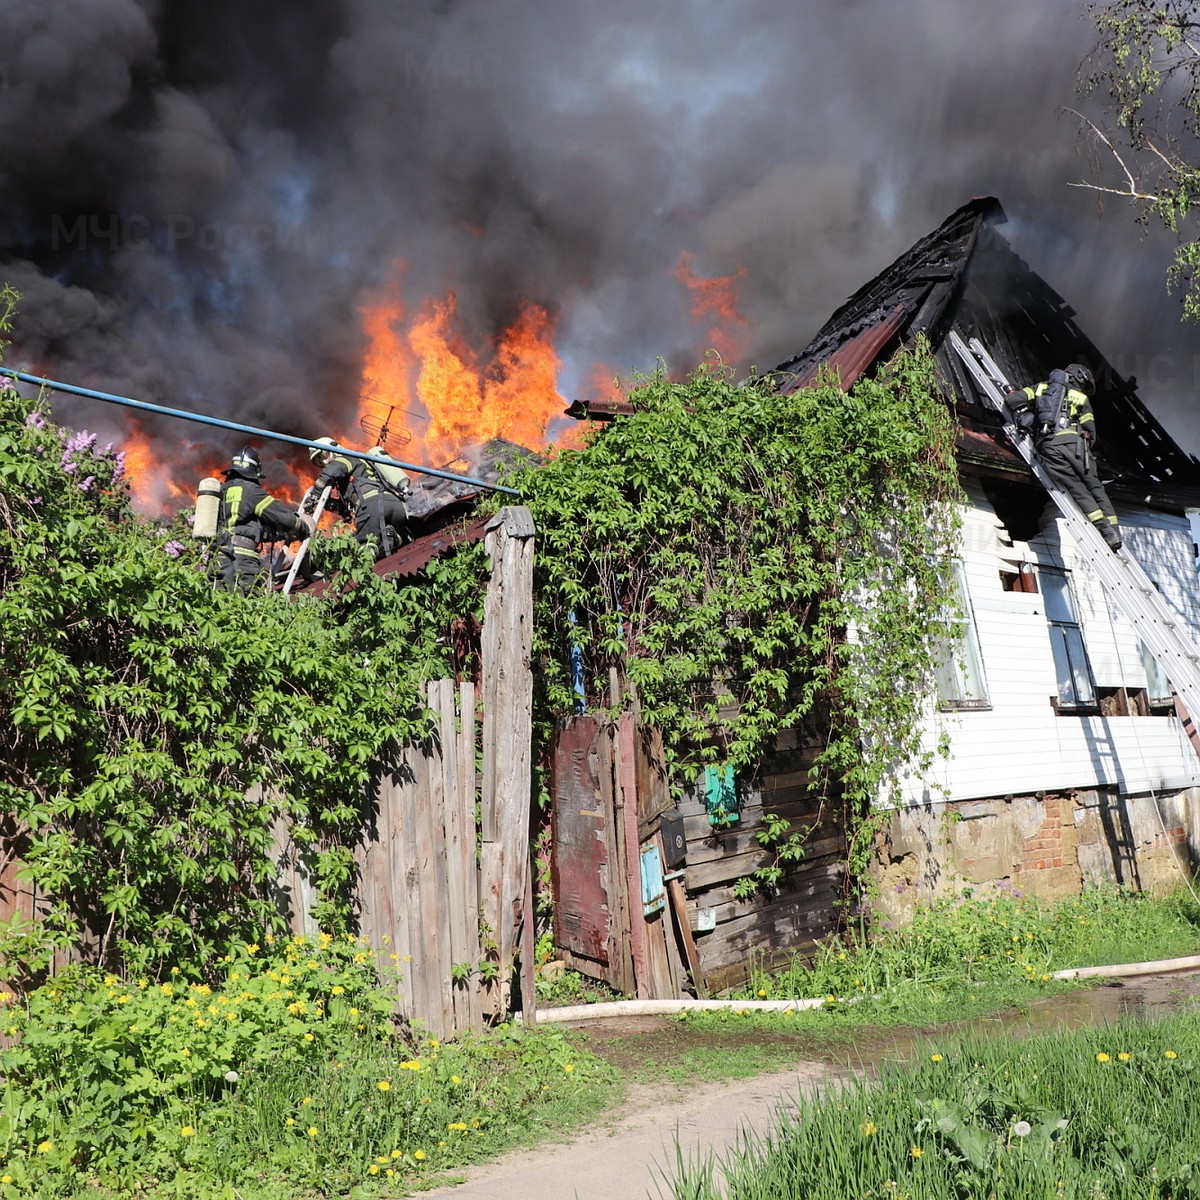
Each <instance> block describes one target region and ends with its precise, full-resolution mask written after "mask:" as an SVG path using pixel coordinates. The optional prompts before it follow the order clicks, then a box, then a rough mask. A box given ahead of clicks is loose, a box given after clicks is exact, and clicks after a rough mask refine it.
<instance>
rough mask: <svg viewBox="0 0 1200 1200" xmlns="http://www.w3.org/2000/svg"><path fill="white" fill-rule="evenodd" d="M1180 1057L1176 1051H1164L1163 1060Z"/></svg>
mask: <svg viewBox="0 0 1200 1200" xmlns="http://www.w3.org/2000/svg"><path fill="white" fill-rule="evenodd" d="M1178 1057H1179V1055H1178V1054H1176V1053H1175V1051H1174V1050H1164V1051H1163V1058H1178Z"/></svg>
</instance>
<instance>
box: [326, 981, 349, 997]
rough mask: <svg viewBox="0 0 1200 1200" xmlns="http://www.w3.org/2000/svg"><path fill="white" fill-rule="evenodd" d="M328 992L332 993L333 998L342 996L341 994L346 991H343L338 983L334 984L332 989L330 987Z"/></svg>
mask: <svg viewBox="0 0 1200 1200" xmlns="http://www.w3.org/2000/svg"><path fill="white" fill-rule="evenodd" d="M329 990H330V991H331V992H332V993H333V994H334V995H335V996H340V995H341V994H342V993H343V992H344V991H345V990H346V989H345V988H344V987H342V985H341V984H340V983H336V984H334V986H333V987H331V988H330V989H329Z"/></svg>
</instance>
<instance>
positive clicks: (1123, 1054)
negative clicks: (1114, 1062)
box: [1117, 1050, 1129, 1062]
mask: <svg viewBox="0 0 1200 1200" xmlns="http://www.w3.org/2000/svg"><path fill="white" fill-rule="evenodd" d="M1117 1057H1118V1058H1119V1059H1120V1060H1121V1061H1122V1062H1128V1061H1129V1052H1128V1051H1127V1050H1122V1051H1121V1053H1120V1054H1118V1055H1117Z"/></svg>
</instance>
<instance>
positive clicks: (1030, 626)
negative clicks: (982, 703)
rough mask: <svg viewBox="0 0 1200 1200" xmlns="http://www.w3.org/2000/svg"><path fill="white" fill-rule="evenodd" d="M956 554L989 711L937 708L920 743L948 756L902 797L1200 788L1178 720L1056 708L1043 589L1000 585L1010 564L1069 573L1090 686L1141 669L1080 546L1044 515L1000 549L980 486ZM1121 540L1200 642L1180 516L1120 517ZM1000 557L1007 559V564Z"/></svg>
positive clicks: (1122, 680)
mask: <svg viewBox="0 0 1200 1200" xmlns="http://www.w3.org/2000/svg"><path fill="white" fill-rule="evenodd" d="M968 494H969V496H970V499H971V501H972V503H971V505H970V506H969V507H968V508H967V509H965V510H964V526H963V535H962V559H963V565H964V568H965V571H966V576H967V587H968V590H969V592H970V596H971V604H972V607H973V609H974V615H975V623H976V629H977V632H978V636H979V645H980V651H981V654H982V659H983V670H984V675H985V678H986V681H987V687H988V696H989V699H990V701H991V707H990V708H989V709H987V710H978V711H966V712H932V711H931V713H930V716H929V720H928V728H927V744H928V746H929V747H931V748H932V747H933V746H935V745H936V743H937V739H938V735H939V734H940V733H942V732H946V733H948V734H949V735H950V745H951V754H950V757H949V759H943V758H937V759H935V761H934V764H933V766H932V768H931V769H930V770H929V771H928V772H927V773H926V774H925V776H924V777H923V778H922V779H915V778H909V779H907V780H905V781H904V784H903V796H904V800H905V801H906V802H907V803H909V804H920V803H929V802H931V801H932V802H938V801H947V800H948V801H954V800H968V799H977V798H980V797H984V796H1005V795H1009V794H1014V795H1018V794H1029V793H1032V792H1036V791H1057V790H1062V789H1066V788H1090V787H1096V786H1099V785H1103V784H1116V785H1118V786H1119V787H1120V789H1121V790H1122V791H1125V792H1142V791H1146V790H1149V789H1155V790H1157V789H1160V788H1162V789H1175V788H1181V787H1188V786H1193V785H1196V784H1200V759H1198V758H1197V755H1196V752H1195V751H1194V750H1193V749H1192V747H1191V745H1190V743H1189V742H1188V741H1187V738H1186V737H1185V735H1184V733H1183V730H1182V726H1181V725H1180V723H1179V721H1178V720H1177V719H1176V718H1175V717H1174V716H1170V717H1163V716H1152V717H1103V716H1098V715H1095V716H1069V715H1061V716H1060V715H1056V713H1055V712H1054V709H1053V707H1052V704H1051V698H1052V697H1054V696H1056V695H1057V692H1058V685H1057V679H1056V676H1055V671H1054V660H1053V658H1052V656H1051V651H1050V639H1049V634H1048V632H1047V624H1046V615H1045V609H1044V604H1043V597H1042V595H1041V593H1040V592H1036V593H1023V592H1006V591H1005V590H1004V589H1003V587H1002V584H1001V578H1000V576H1001V571H1002V570H1004V571H1010V572H1011V571H1014V570H1015V569H1016V567H1015V565H1014V560H1016V561H1020V560H1024V561H1027V562H1030V563H1033V564H1035V566H1036V565H1037V564H1045V565H1047V566H1056V567H1064V568H1066V569H1067V570H1068V571H1069V572H1070V577H1071V580H1072V584H1073V590H1074V596H1075V601H1076V606H1077V615H1078V617H1079V620H1080V624H1081V626H1082V628H1083V637H1084V642H1085V644H1086V646H1087V651H1088V655H1089V658H1090V661H1091V665H1092V673H1093V676H1094V678H1095V682H1096V685H1097V687H1101V688H1105V687H1119V686H1125V687H1128V688H1141V687H1144V686H1145V684H1146V675H1145V670H1144V668H1143V666H1142V660H1141V656H1140V654H1139V651H1138V640H1137V634H1136V631H1135V629H1134V627H1133V625H1132V623H1131V622H1130V621H1129V620H1128V619H1126V618H1125V617H1124V616H1123V615H1122V614H1121V613H1119V612H1118V611H1116V610H1115V609H1114V608H1113V607H1112V606H1111V605H1110V604H1109V603H1108V601H1107V600H1106V598H1105V595H1104V592H1103V589H1102V587H1101V585H1100V582H1099V580H1098V579H1097V578H1096V577H1095V576H1094V575H1093V574H1092V573H1091V572H1090V571H1089V570H1088V568H1087V567H1086V565H1085V564H1083V563H1082V562H1081V561H1080V560H1079V558H1078V556H1077V555H1076V553H1075V547H1074V543H1073V541H1072V539H1071V535H1070V533H1069V532H1068V531H1067V530H1066V529H1065V528H1064V527H1063V525H1062V522H1061V521H1059V520H1058V519H1057V518H1055V519H1053V520H1049V519H1047V522H1046V524H1045V525H1044V529H1045V533H1044V535H1043V536H1042V537H1040V538H1038V539H1037V540H1036V541H1033V542H1030V543H1028V544H1025V543H1017V544H1016V545H1015V546H1012V545H1005V544H1004V543H1002V541H1001V538H1002V537H1004V536H1006V535H1005V533H1004V530H1003V527H1002V526H1001V524H1000V522H999V521H998V519H997V518H996V515H995V513H994V511H993V510H992V508H991V506H990V505H989V504H988V502H987V500H986V499H985V498H984V496H983V494H982V492H976V491H969V493H968ZM1118 516H1119V517H1120V519H1121V529H1122V533H1123V536H1124V539H1125V544H1126V546H1127V547H1129V549H1130V550H1131V551H1132V553H1134V554H1135V555H1136V556H1137V558H1138V559H1139V561H1140V562H1141V563H1142V565H1143V567H1144V568H1145V569H1146V572H1147V574H1148V575H1149V576H1150V577H1151V578H1152V579H1153V580H1154V581H1155V582H1156V583H1157V584H1158V585H1159V586H1160V588H1161V590H1162V591H1163V593H1164V595H1165V596H1166V598H1167V600H1168V601H1169V602H1170V603H1171V605H1172V606H1173V607H1174V608H1175V609H1176V610H1177V611H1178V612H1180V613H1181V614H1182V615H1183V616H1184V617H1185V618H1186V619H1187V620H1188V622H1189V623H1190V625H1191V627H1192V629H1193V631H1194V632H1195V633H1196V635H1197V637H1198V639H1200V589H1198V587H1197V575H1196V571H1195V566H1194V561H1193V558H1192V539H1191V533H1190V530H1189V526H1188V521H1187V519H1186V518H1185V517H1182V516H1181V517H1178V518H1176V517H1170V516H1166V515H1164V514H1161V513H1149V512H1132V513H1131V512H1120V511H1119V512H1118ZM1006 560H1007V561H1006Z"/></svg>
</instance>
